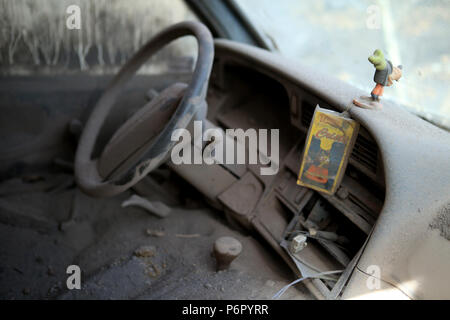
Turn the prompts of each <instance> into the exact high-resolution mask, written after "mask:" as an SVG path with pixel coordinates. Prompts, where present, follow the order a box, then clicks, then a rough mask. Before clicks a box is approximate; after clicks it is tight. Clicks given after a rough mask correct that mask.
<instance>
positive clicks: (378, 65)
mask: <svg viewBox="0 0 450 320" xmlns="http://www.w3.org/2000/svg"><path fill="white" fill-rule="evenodd" d="M369 61H370V63H372V64H373V66H374V67H375V69H377V70H384V68H386V59H385V58H384V54H383V52H382V51H381V50H380V49H377V50H375V51H374V53H373V55H371V56H370V57H369Z"/></svg>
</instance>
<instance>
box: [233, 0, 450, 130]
mask: <svg viewBox="0 0 450 320" xmlns="http://www.w3.org/2000/svg"><path fill="white" fill-rule="evenodd" d="M235 1H236V3H237V4H238V6H239V7H240V8H241V10H242V11H243V12H244V14H245V15H247V17H248V18H249V20H250V21H251V22H252V23H253V24H254V25H255V27H256V28H257V29H258V30H259V31H260V32H261V33H262V34H263V35H264V36H265V37H266V40H267V41H268V42H269V43H272V45H273V47H274V49H275V50H278V51H280V53H281V54H283V55H285V56H287V57H289V58H291V59H295V60H297V61H299V62H301V63H303V64H307V65H309V66H312V67H314V68H317V69H318V70H320V71H323V72H326V73H328V74H332V75H335V76H337V77H338V78H340V79H341V80H344V81H346V82H348V83H351V84H352V85H355V86H357V87H359V88H361V89H363V90H365V91H367V92H368V93H370V92H371V90H372V88H373V86H374V82H373V76H374V67H373V65H372V64H370V63H369V61H368V60H367V58H368V57H369V56H370V55H372V53H373V51H374V50H375V49H381V50H382V51H383V52H384V54H385V57H386V58H387V59H388V60H390V61H392V63H393V64H394V65H395V66H396V65H402V67H403V76H402V78H401V79H400V81H399V82H395V83H394V85H393V86H392V87H389V88H386V89H385V90H384V94H383V99H392V100H395V101H397V102H399V103H401V104H403V105H404V106H406V107H407V108H408V109H409V110H411V111H413V112H414V113H416V114H418V115H420V116H421V117H423V118H426V119H428V120H430V121H432V122H434V123H436V124H438V125H440V126H443V127H446V128H447V129H448V128H450V92H449V91H448V88H449V84H450V42H449V39H450V1H448V0H411V1H389V0H378V1H377V0H314V1H299V0H283V1H272V0H235Z"/></svg>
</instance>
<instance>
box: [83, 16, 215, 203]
mask: <svg viewBox="0 0 450 320" xmlns="http://www.w3.org/2000/svg"><path fill="white" fill-rule="evenodd" d="M187 35H192V36H194V37H195V38H196V40H197V44H198V56H197V63H196V66H195V69H194V72H193V75H192V78H191V81H190V83H189V84H188V85H186V84H182V83H176V84H173V85H172V86H170V87H168V88H167V89H165V90H163V91H162V92H161V93H160V94H159V95H158V96H157V97H156V98H154V99H152V100H151V101H150V102H149V103H147V104H146V105H145V106H144V107H142V108H141V109H140V110H139V111H137V112H136V113H135V114H134V115H133V116H132V117H131V118H130V119H128V120H127V121H126V122H125V123H124V124H123V125H122V126H121V127H120V128H119V129H118V130H117V131H116V133H115V134H114V135H113V136H112V138H111V140H110V141H109V142H108V144H107V145H106V147H105V148H104V150H103V152H102V153H101V155H100V157H99V158H96V159H92V153H93V150H94V146H95V143H96V140H97V137H98V135H99V132H100V129H101V127H102V125H103V123H104V122H105V119H106V117H107V116H108V114H109V112H110V110H111V108H112V106H113V105H114V103H115V102H116V99H117V98H118V96H119V94H120V93H121V92H122V90H123V89H124V87H125V85H126V83H127V82H128V80H129V79H130V78H131V77H132V76H133V75H134V74H135V73H136V71H137V70H138V69H139V68H140V67H141V66H142V64H144V63H145V62H146V61H147V60H148V59H149V58H150V57H151V56H152V55H153V54H154V53H155V52H157V51H158V50H159V49H161V48H162V47H163V46H165V45H166V44H168V43H169V42H171V41H173V40H175V39H177V38H179V37H183V36H187ZM213 58H214V44H213V39H212V36H211V33H210V32H209V30H208V29H207V28H206V27H205V26H204V25H203V24H201V23H199V22H193V21H189V22H182V23H178V24H175V25H173V26H171V27H169V28H167V29H165V30H163V31H162V32H160V33H158V34H157V35H155V36H154V37H153V38H152V39H151V40H150V41H149V42H148V43H147V44H145V45H144V46H143V47H142V48H141V49H140V50H139V51H138V52H137V53H136V54H135V55H134V56H133V57H132V58H131V59H130V60H129V61H128V62H127V63H126V64H125V65H124V66H123V67H122V69H121V70H120V71H119V73H118V74H117V75H116V76H115V78H114V79H113V80H112V81H111V83H110V84H109V85H108V87H107V89H106V91H105V92H104V93H103V95H102V96H101V98H100V99H99V101H98V102H97V104H96V105H95V107H94V109H93V110H92V113H91V115H90V116H89V119H88V121H87V122H86V124H85V127H84V129H83V132H82V134H81V137H80V141H79V144H78V149H77V152H76V157H75V179H76V181H77V184H78V186H79V187H80V188H81V189H82V190H83V191H84V192H86V193H87V194H90V195H93V196H113V195H116V194H118V193H120V192H123V191H125V190H126V189H128V188H130V187H131V186H133V185H134V184H136V183H137V182H138V181H139V180H141V179H142V178H143V177H145V176H146V175H147V174H148V173H149V172H150V171H152V170H153V169H155V168H156V167H158V166H159V165H160V164H161V163H162V162H163V161H165V159H166V156H167V155H168V152H169V151H170V150H171V149H172V147H173V146H174V145H175V143H176V142H174V141H171V135H172V132H173V131H174V130H176V129H180V128H186V127H187V126H188V125H189V123H190V122H191V120H192V119H193V117H194V115H196V113H197V112H198V111H199V110H201V109H203V112H204V108H205V106H206V102H205V96H206V91H207V88H208V81H209V75H210V73H211V68H212V64H213Z"/></svg>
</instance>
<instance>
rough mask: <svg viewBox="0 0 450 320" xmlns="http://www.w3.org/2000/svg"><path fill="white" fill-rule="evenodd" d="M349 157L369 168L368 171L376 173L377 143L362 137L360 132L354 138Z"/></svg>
mask: <svg viewBox="0 0 450 320" xmlns="http://www.w3.org/2000/svg"><path fill="white" fill-rule="evenodd" d="M351 158H352V159H353V160H355V161H356V162H358V163H359V164H361V165H362V166H364V167H365V168H367V169H368V170H370V172H373V173H375V174H376V173H377V162H378V160H377V159H378V148H377V145H376V144H375V142H374V141H371V140H369V139H368V138H366V137H364V136H363V135H362V134H361V133H360V134H359V135H358V137H357V138H356V142H355V147H354V148H353V152H352V155H351Z"/></svg>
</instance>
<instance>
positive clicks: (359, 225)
mask: <svg viewBox="0 0 450 320" xmlns="http://www.w3.org/2000/svg"><path fill="white" fill-rule="evenodd" d="M217 51H218V52H217ZM215 57H216V58H215V64H214V67H213V72H212V75H211V80H210V86H209V90H208V96H207V103H208V115H207V119H208V120H209V121H210V122H211V123H212V125H214V126H218V127H220V128H223V129H233V128H241V129H243V130H247V129H249V128H256V129H264V128H278V129H279V164H278V168H279V169H278V172H277V173H276V174H275V175H261V174H260V172H261V171H260V169H261V167H263V166H264V164H250V165H249V164H247V165H244V164H241V165H230V164H220V165H219V166H216V167H215V168H214V169H212V168H210V167H205V168H203V169H202V170H204V171H203V177H205V176H209V175H213V176H215V181H220V183H219V184H222V187H219V189H218V190H216V191H211V188H210V187H208V186H205V183H204V182H202V181H194V182H192V180H193V175H192V174H188V175H187V170H185V171H183V170H182V169H181V170H180V168H177V170H178V173H180V174H181V175H182V176H184V177H185V178H186V179H187V180H190V181H191V183H193V184H194V185H196V187H197V188H198V189H200V190H201V191H203V193H206V194H207V195H208V194H209V198H210V200H211V202H213V203H215V205H216V206H218V207H221V208H222V209H224V211H225V213H226V215H227V218H228V219H229V220H230V221H232V222H234V224H235V225H239V226H241V227H242V226H244V227H245V228H246V229H247V231H249V232H252V231H255V230H256V231H257V233H259V234H260V235H262V236H263V237H264V238H265V240H267V241H268V243H269V244H270V245H271V246H272V248H273V249H275V250H276V252H277V253H278V254H280V255H281V256H282V257H283V259H284V260H285V262H286V263H287V264H288V265H289V266H290V267H291V268H292V270H293V271H294V272H295V273H296V274H297V275H302V276H308V275H311V276H312V275H314V274H318V273H323V272H329V271H333V270H334V271H336V270H337V271H338V272H337V273H335V274H333V275H329V276H327V277H323V279H317V278H315V279H312V280H310V281H309V282H307V286H308V287H309V288H310V289H311V290H312V291H313V292H314V293H315V294H316V296H319V297H322V298H323V297H325V298H336V297H338V296H339V294H340V293H341V292H342V290H343V288H344V286H345V283H346V281H347V280H348V278H349V275H350V274H351V271H352V269H353V267H354V266H355V262H356V260H357V258H358V254H360V252H361V251H360V249H361V248H362V247H363V245H364V243H365V241H366V239H367V237H368V236H369V234H370V232H371V230H372V227H373V225H374V223H375V221H376V220H377V217H378V215H379V213H380V211H381V209H382V206H383V202H384V198H385V183H384V171H383V165H382V161H381V159H380V154H379V150H378V147H377V144H376V142H375V140H374V139H373V137H372V136H371V135H370V133H369V132H368V131H367V130H366V129H365V128H364V127H361V129H360V131H359V134H358V137H357V139H356V143H355V146H354V148H353V151H352V153H351V156H350V159H349V165H348V167H347V170H346V173H345V177H344V179H343V181H342V183H341V186H340V187H339V189H338V190H337V192H336V194H334V195H332V196H329V195H325V194H322V193H319V192H316V191H313V190H311V189H308V188H305V187H301V186H298V185H297V183H296V180H297V175H298V172H299V168H300V162H301V156H302V152H303V148H304V144H305V137H306V133H307V131H308V128H309V125H310V122H311V119H312V116H313V112H314V108H315V106H316V105H320V106H321V107H324V108H327V109H331V110H338V109H335V108H333V106H332V105H331V104H330V103H328V102H327V101H326V100H324V99H323V98H320V97H318V96H317V95H315V94H314V92H311V91H309V90H307V89H305V88H303V87H302V86H301V85H298V84H296V83H295V82H291V81H290V80H289V79H286V78H284V77H282V76H280V75H279V74H276V73H274V72H271V70H268V69H264V67H262V66H260V65H257V64H255V63H254V62H253V63H252V62H251V61H245V60H240V57H239V56H230V55H229V54H227V52H221V50H220V49H219V50H216V55H215ZM205 170H208V172H206V171H205ZM197 180H198V179H197ZM216 188H217V187H216ZM298 236H300V238H302V237H303V238H304V239H305V240H304V242H305V243H307V245H305V244H300V245H302V246H303V247H302V250H295V249H294V250H293V249H292V243H294V242H295V241H297V240H298V238H299V237H298Z"/></svg>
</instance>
